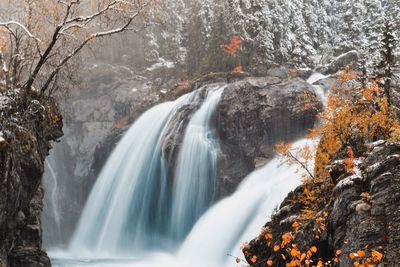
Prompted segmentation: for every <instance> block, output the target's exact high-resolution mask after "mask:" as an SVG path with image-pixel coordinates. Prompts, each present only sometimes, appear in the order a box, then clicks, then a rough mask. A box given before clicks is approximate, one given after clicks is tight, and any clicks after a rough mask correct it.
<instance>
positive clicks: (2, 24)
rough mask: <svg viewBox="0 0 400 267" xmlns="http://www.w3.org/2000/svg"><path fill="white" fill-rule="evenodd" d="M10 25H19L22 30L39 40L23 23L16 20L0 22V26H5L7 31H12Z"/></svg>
mask: <svg viewBox="0 0 400 267" xmlns="http://www.w3.org/2000/svg"><path fill="white" fill-rule="evenodd" d="M10 25H16V26H18V27H20V28H21V29H23V30H24V32H25V33H26V34H27V35H28V36H29V37H30V38H33V39H36V40H37V41H39V42H40V39H38V38H37V37H36V36H35V35H33V34H32V33H31V32H30V31H29V30H28V28H27V27H25V25H23V24H22V23H19V22H18V21H7V22H0V27H5V28H6V29H7V30H8V31H10V32H12V33H14V32H13V31H12V30H11V28H10Z"/></svg>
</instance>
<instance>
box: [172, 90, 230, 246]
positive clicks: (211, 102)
mask: <svg viewBox="0 0 400 267" xmlns="http://www.w3.org/2000/svg"><path fill="white" fill-rule="evenodd" d="M223 90H224V88H220V89H218V90H217V91H211V92H209V94H208V96H207V99H206V100H205V102H204V104H203V105H202V106H201V108H200V109H199V110H198V111H197V112H196V113H195V114H194V115H193V117H192V119H191V120H190V122H189V124H188V126H187V128H186V132H185V137H184V140H183V143H182V149H181V151H180V153H179V157H178V163H177V168H176V175H175V178H174V190H173V201H172V216H171V219H172V223H171V227H172V235H173V236H174V237H175V238H177V239H178V240H181V239H182V238H184V237H185V236H186V234H187V233H188V232H189V231H190V229H191V227H192V226H193V224H194V223H195V222H196V221H197V219H198V218H199V217H200V216H201V215H202V214H203V213H204V212H205V211H206V210H207V208H208V207H210V205H211V204H212V202H213V200H214V194H215V188H216V175H217V166H216V162H217V156H218V145H217V142H216V141H215V134H214V130H213V129H214V128H213V127H211V126H210V120H211V116H212V114H213V113H214V110H215V108H216V106H217V103H218V102H219V99H220V98H221V94H222V92H223Z"/></svg>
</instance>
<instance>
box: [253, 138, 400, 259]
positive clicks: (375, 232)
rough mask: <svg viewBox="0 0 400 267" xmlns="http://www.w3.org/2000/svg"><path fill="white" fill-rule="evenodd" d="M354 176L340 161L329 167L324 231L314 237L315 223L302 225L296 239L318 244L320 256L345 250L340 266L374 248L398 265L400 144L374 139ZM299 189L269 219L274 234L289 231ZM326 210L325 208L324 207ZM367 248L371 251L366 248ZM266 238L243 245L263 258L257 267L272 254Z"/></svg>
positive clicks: (302, 243) (305, 244) (305, 245)
mask: <svg viewBox="0 0 400 267" xmlns="http://www.w3.org/2000/svg"><path fill="white" fill-rule="evenodd" d="M357 168H358V169H359V171H356V173H355V174H352V173H348V172H347V171H346V168H345V167H344V166H343V162H342V161H336V162H335V163H334V164H333V165H332V166H331V168H330V173H331V176H332V177H331V178H332V180H333V182H334V190H333V197H332V200H331V201H330V203H328V204H327V206H326V207H325V208H324V209H323V210H324V211H326V212H328V214H329V215H328V216H327V218H326V229H325V230H324V231H323V232H322V233H321V235H320V236H321V239H319V240H318V239H315V238H314V236H315V233H314V232H313V229H314V226H315V225H314V224H313V223H312V222H311V223H308V224H307V225H304V226H302V227H301V228H300V230H299V232H298V233H297V235H296V242H297V243H298V244H299V245H300V247H301V248H310V247H311V246H316V247H317V248H318V253H319V255H318V257H321V258H324V259H332V258H333V257H334V255H335V252H336V251H338V250H341V251H342V254H341V256H340V264H339V266H353V261H352V260H351V259H350V258H349V254H350V253H354V252H357V250H359V249H362V250H364V251H365V252H366V254H367V255H369V254H370V252H371V251H372V250H373V249H376V250H377V251H380V252H382V253H383V254H384V258H383V261H382V262H381V264H382V265H379V266H398V259H399V256H400V252H399V250H398V248H399V247H400V232H399V231H400V211H399V203H400V193H399V190H400V143H398V142H397V143H385V142H376V143H374V144H373V145H372V146H371V147H370V150H369V152H368V153H367V154H366V157H365V158H360V159H358V164H357ZM302 191H303V190H302V188H298V189H296V190H295V191H294V192H293V193H292V194H290V195H289V196H288V197H287V199H286V200H285V201H284V202H283V203H282V205H281V208H280V211H278V212H277V213H276V214H275V215H274V216H273V218H272V221H271V222H269V223H267V225H269V226H270V227H272V228H273V229H274V235H276V236H281V235H282V234H283V233H284V232H285V231H289V230H290V227H291V226H290V225H291V222H293V217H294V218H296V216H297V215H298V213H299V207H296V206H295V205H293V201H291V200H293V199H295V198H296V195H299V194H300V193H301V192H302ZM321 212H322V211H321ZM366 246H368V248H367V249H365V247H366ZM266 247H267V246H266V245H265V239H264V238H262V237H259V238H256V239H254V240H253V241H251V242H250V245H249V246H248V247H247V248H246V249H245V253H246V255H256V256H257V258H258V259H259V261H257V262H256V263H255V264H254V263H252V262H251V261H250V258H248V260H249V263H251V265H254V266H264V265H263V264H262V260H263V259H269V258H270V257H273V252H272V251H271V250H269V249H266Z"/></svg>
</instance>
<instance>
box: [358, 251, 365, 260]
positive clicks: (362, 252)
mask: <svg viewBox="0 0 400 267" xmlns="http://www.w3.org/2000/svg"><path fill="white" fill-rule="evenodd" d="M357 254H358V256H359V257H360V258H364V257H365V252H364V251H363V250H358V251H357Z"/></svg>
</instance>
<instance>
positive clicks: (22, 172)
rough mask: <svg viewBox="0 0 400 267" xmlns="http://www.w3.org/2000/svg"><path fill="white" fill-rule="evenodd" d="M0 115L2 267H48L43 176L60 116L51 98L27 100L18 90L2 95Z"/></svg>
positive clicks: (60, 119) (55, 136)
mask: <svg viewBox="0 0 400 267" xmlns="http://www.w3.org/2000/svg"><path fill="white" fill-rule="evenodd" d="M22 103H26V104H22ZM0 114H1V117H0V181H1V187H0V190H1V193H0V266H1V267H22V266H23V267H39V266H40V267H46V266H50V260H49V258H48V256H47V254H46V253H45V252H43V251H42V249H41V246H42V244H41V242H42V226H41V213H42V209H43V194H44V192H43V188H42V175H43V171H44V160H45V158H46V156H47V155H48V152H49V150H50V149H51V142H52V141H55V140H57V139H58V138H60V137H61V136H62V118H61V116H60V113H59V110H58V108H57V107H56V106H55V105H54V101H53V100H52V99H44V98H42V97H39V96H35V95H30V96H28V98H27V100H26V102H25V101H22V99H21V94H20V93H19V92H17V91H10V92H7V93H3V94H1V95H0Z"/></svg>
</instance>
